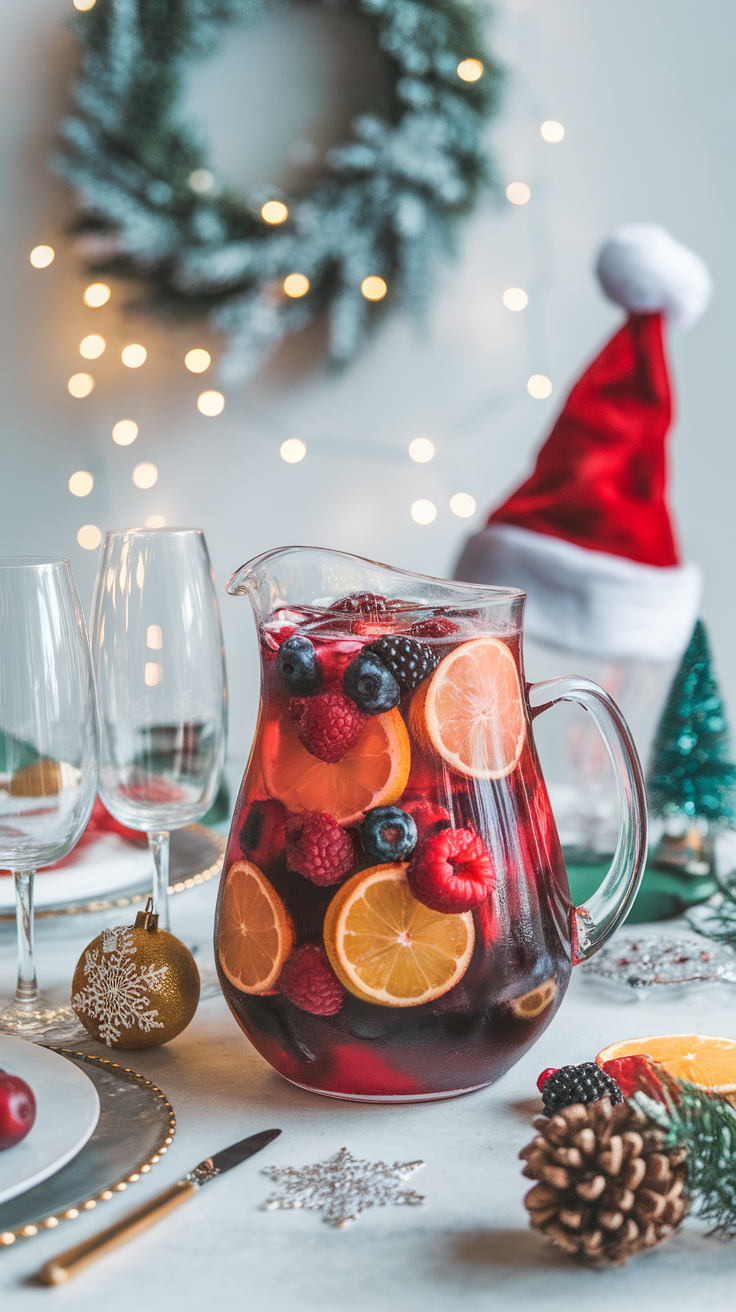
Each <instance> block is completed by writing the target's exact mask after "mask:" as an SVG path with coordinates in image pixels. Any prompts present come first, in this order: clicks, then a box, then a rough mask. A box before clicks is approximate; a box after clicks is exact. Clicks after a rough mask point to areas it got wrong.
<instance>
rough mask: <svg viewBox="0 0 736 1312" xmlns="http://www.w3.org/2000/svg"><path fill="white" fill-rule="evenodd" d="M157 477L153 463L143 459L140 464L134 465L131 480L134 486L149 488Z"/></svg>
mask: <svg viewBox="0 0 736 1312" xmlns="http://www.w3.org/2000/svg"><path fill="white" fill-rule="evenodd" d="M157 479H158V470H157V468H156V466H155V465H152V464H150V463H149V461H147V460H144V461H143V462H142V463H141V464H140V465H136V467H135V469H134V470H133V482H134V483H135V485H136V487H140V488H149V487H153V485H154V483H155V482H156V480H157Z"/></svg>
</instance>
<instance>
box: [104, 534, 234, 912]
mask: <svg viewBox="0 0 736 1312" xmlns="http://www.w3.org/2000/svg"><path fill="white" fill-rule="evenodd" d="M91 628H92V661H93V665H94V669H95V676H96V679H97V699H98V706H99V712H100V796H101V797H102V800H103V802H104V804H105V806H106V807H107V809H108V810H109V811H110V812H111V813H112V814H113V815H114V817H115V819H116V820H119V821H120V823H121V824H124V825H128V826H130V827H131V828H132V829H143V830H145V831H146V832H147V834H148V843H149V847H150V849H151V853H152V856H153V863H154V881H153V898H154V910H155V911H156V912H157V913H158V917H159V925H160V926H161V928H162V929H168V927H169V912H168V898H167V892H168V886H169V831H170V830H172V829H181V828H183V827H184V826H185V825H189V824H191V823H192V822H193V821H194V820H197V819H199V817H200V816H202V815H204V814H205V812H206V811H208V810H209V808H210V806H211V805H212V802H213V800H214V798H215V794H216V793H217V788H218V785H219V782H220V775H221V773H222V766H223V761H224V758H225V742H226V734H227V684H226V680H225V656H224V652H223V647H222V635H221V632H220V618H219V614H218V610H217V598H216V596H215V581H214V578H213V575H212V566H211V565H210V558H209V555H208V553H207V545H206V543H205V540H204V534H203V533H202V532H201V531H200V530H199V529H173V528H172V529H138V528H136V529H120V530H116V531H114V532H111V533H107V534H106V535H105V544H104V547H103V550H102V555H101V558H100V564H99V569H98V571H97V582H96V584H95V596H94V601H93V605H92V626H91Z"/></svg>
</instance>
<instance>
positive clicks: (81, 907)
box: [0, 824, 227, 924]
mask: <svg viewBox="0 0 736 1312" xmlns="http://www.w3.org/2000/svg"><path fill="white" fill-rule="evenodd" d="M185 828H186V829H189V830H191V831H192V832H193V833H196V834H203V835H204V836H205V838H209V839H210V841H211V842H212V843H213V844H214V846H215V847H216V848H217V852H218V856H217V859H216V860H215V861H213V863H212V865H211V866H208V867H207V869H206V870H200V871H199V872H198V874H196V875H190V876H189V877H188V878H187V879H180V880H177V882H176V883H175V884H169V895H171V894H172V893H183V892H184V891H185V890H186V889H188V888H195V887H196V886H197V884H206V883H207V881H208V880H210V879H214V877H215V875H219V873H220V871H221V870H222V863H223V861H224V859H225V848H226V847H227V839H226V838H223V837H222V835H221V834H216V833H215V832H214V830H213V829H208V828H207V826H206V825H196V824H195V825H186V826H185ZM150 894H151V890H150V888H146V889H144V890H143V891H142V892H140V893H130V894H128V896H127V897H110V898H96V899H95V900H94V901H93V902H80V903H78V904H75V905H73V906H63V907H49V908H48V909H45V910H44V908H43V907H41V908H38V907H36V909H35V911H34V917H35V919H36V920H48V919H51V918H52V917H53V918H56V917H58V916H78V915H81V914H82V913H84V912H87V911H112V910H114V909H116V908H118V909H119V908H122V907H132V906H135V905H136V904H137V903H138V902H145V900H146V898H147V897H150ZM11 920H13V921H14V920H15V910H13V911H6V912H1V913H0V924H2V923H3V922H4V921H11Z"/></svg>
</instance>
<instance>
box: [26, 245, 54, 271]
mask: <svg viewBox="0 0 736 1312" xmlns="http://www.w3.org/2000/svg"><path fill="white" fill-rule="evenodd" d="M30 258H31V264H32V265H33V267H34V269H47V268H48V266H49V265H50V263H51V261H52V260H53V258H54V248H53V246H34V247H33V250H32V251H31V256H30Z"/></svg>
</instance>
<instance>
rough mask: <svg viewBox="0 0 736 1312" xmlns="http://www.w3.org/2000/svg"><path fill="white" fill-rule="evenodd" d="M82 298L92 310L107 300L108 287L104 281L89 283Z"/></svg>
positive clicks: (108, 297)
mask: <svg viewBox="0 0 736 1312" xmlns="http://www.w3.org/2000/svg"><path fill="white" fill-rule="evenodd" d="M82 299H83V300H84V303H85V305H89V306H91V308H92V309H93V310H96V309H98V308H99V306H101V305H105V304H106V303H107V301H109V299H110V288H109V287H108V286H107V284H106V283H104V282H93V283H90V285H89V287H87V288H86V289H85V292H84V296H83V298H82Z"/></svg>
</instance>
